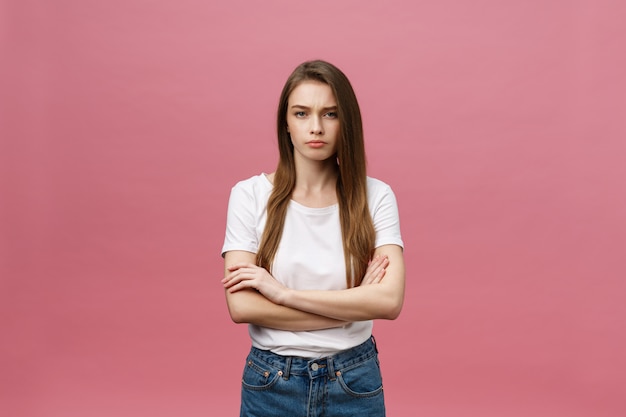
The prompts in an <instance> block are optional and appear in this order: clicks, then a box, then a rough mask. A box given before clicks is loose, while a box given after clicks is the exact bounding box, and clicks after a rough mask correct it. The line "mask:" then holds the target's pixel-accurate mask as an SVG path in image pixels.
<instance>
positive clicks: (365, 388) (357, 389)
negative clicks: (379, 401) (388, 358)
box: [336, 358, 383, 398]
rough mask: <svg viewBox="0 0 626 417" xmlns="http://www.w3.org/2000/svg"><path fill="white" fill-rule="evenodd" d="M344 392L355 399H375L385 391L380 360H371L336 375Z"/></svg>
mask: <svg viewBox="0 0 626 417" xmlns="http://www.w3.org/2000/svg"><path fill="white" fill-rule="evenodd" d="M336 375H337V380H338V381H339V384H340V385H341V387H342V388H343V390H344V391H345V392H346V393H347V394H349V395H352V396H354V397H361V398H362V397H373V396H375V395H378V394H380V393H381V392H382V390H383V379H382V376H381V374H380V366H379V365H378V359H376V358H371V359H368V360H366V361H364V362H361V363H359V364H357V365H355V366H353V367H350V368H346V369H342V370H341V371H339V372H337V373H336Z"/></svg>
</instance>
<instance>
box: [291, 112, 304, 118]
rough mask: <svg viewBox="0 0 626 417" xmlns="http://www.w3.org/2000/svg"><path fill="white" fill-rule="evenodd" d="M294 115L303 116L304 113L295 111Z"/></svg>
mask: <svg viewBox="0 0 626 417" xmlns="http://www.w3.org/2000/svg"><path fill="white" fill-rule="evenodd" d="M294 115H295V116H296V117H304V116H306V113H305V112H303V111H297V112H295V113H294Z"/></svg>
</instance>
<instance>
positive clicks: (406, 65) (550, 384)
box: [0, 0, 626, 417]
mask: <svg viewBox="0 0 626 417" xmlns="http://www.w3.org/2000/svg"><path fill="white" fill-rule="evenodd" d="M624 21H626V8H625V6H624V3H623V2H622V1H620V0H613V1H611V0H578V1H569V0H568V1H565V0H564V1H557V0H552V1H545V0H542V1H539V0H529V1H501V0H479V1H471V2H470V1H463V0H456V1H455V0H438V1H434V0H433V1H422V2H412V1H398V0H395V1H386V2H371V4H370V2H364V1H357V0H349V1H348V0H343V1H317V2H308V3H294V2H289V1H278V0H273V1H264V2H253V1H241V0H238V1H228V2H210V1H209V2H207V1H195V0H178V1H176V2H173V1H170V2H167V1H146V0H143V1H142V0H124V1H121V0H110V1H95V0H81V1H78V0H57V1H54V2H51V1H47V2H46V1H43V0H41V1H37V0H4V1H3V2H1V3H0V54H1V55H0V79H1V81H0V136H1V142H0V192H1V197H0V251H1V252H0V325H1V329H0V335H1V336H0V337H1V340H0V415H1V416H2V417H4V416H7V417H9V416H10V417H35V416H36V417H57V416H59V417H72V416H80V417H83V416H90V417H100V416H107V417H108V416H119V417H125V416H132V417H136V416H151V417H161V416H175V415H183V416H188V417H194V416H227V415H235V414H236V412H237V409H238V391H239V380H240V372H241V369H242V361H243V357H244V355H245V353H246V351H247V349H248V340H247V334H246V329H245V327H244V326H237V325H234V324H232V323H231V322H230V320H229V318H228V315H227V312H226V307H225V303H224V300H223V293H222V289H221V286H220V284H219V279H220V278H221V275H222V260H221V258H220V255H219V253H220V248H221V244H222V239H223V231H224V221H225V210H226V201H227V196H228V193H229V190H230V187H231V186H232V185H233V184H234V183H235V182H236V181H237V180H239V179H243V178H246V177H248V176H250V175H253V174H256V173H258V172H260V171H266V172H269V171H271V170H272V169H273V167H274V164H275V161H276V147H275V143H274V142H275V140H274V135H273V123H274V112H275V107H276V100H277V96H278V93H279V90H280V88H281V86H282V83H283V82H284V80H285V78H286V76H287V75H288V74H289V72H290V71H291V69H292V68H293V67H294V66H295V65H297V64H298V63H300V62H301V61H303V60H305V59H310V58H318V57H319V58H323V59H327V60H329V61H331V62H334V63H336V64H337V65H338V66H339V67H341V68H342V69H344V71H345V72H346V73H347V74H348V76H349V77H350V78H351V80H352V81H353V84H354V87H355V89H356V91H357V95H358V96H359V98H360V101H361V105H362V108H363V113H364V118H365V128H366V140H367V147H368V155H369V163H370V165H369V167H370V174H371V175H372V176H375V177H378V178H381V179H383V180H385V181H387V182H389V183H390V184H392V186H393V187H394V190H395V191H396V194H397V197H398V200H399V203H400V209H401V215H402V226H403V233H404V238H405V242H406V258H407V266H408V277H407V278H408V290H407V299H406V305H405V309H404V311H403V314H402V316H401V318H400V319H398V320H397V321H395V322H380V323H378V324H377V325H376V328H375V330H376V335H377V338H378V342H379V345H380V347H381V351H382V352H381V355H382V361H383V372H384V377H385V384H386V393H387V401H388V408H389V414H390V415H391V416H394V417H398V416H429V417H458V416H481V417H487V416H507V417H516V416H524V417H526V416H567V417H577V416H594V417H618V416H620V417H621V416H624V415H626V400H624V396H623V393H624V392H625V391H626V377H625V376H624V375H625V374H626V360H625V359H624V352H625V351H626V335H625V334H626V332H625V319H626V308H625V307H624V295H625V290H626V288H625V284H624V282H625V280H624V278H625V276H626V261H625V260H624V258H625V256H624V255H625V252H626V250H625V249H626V221H625V213H626V163H624V160H625V157H626V82H625V77H624V74H626V60H625V58H624V57H625V56H626V55H625V54H624V50H626V35H625V31H624Z"/></svg>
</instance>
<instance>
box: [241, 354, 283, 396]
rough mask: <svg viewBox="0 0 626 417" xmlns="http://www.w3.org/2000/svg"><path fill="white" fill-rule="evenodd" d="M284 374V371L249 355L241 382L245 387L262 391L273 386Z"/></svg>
mask: <svg viewBox="0 0 626 417" xmlns="http://www.w3.org/2000/svg"><path fill="white" fill-rule="evenodd" d="M281 375H282V371H280V370H278V369H275V368H273V367H271V366H269V365H268V364H266V363H264V362H261V361H258V360H256V359H255V358H252V357H248V359H246V366H245V368H244V370H243V378H242V379H241V383H242V385H243V387H244V388H247V389H250V390H255V391H262V390H266V389H269V388H271V387H272V386H273V385H274V384H275V383H276V381H278V379H279V378H280V376H281Z"/></svg>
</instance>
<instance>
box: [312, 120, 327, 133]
mask: <svg viewBox="0 0 626 417" xmlns="http://www.w3.org/2000/svg"><path fill="white" fill-rule="evenodd" d="M311 134H312V135H323V134H324V126H323V124H322V120H321V118H319V117H312V118H311Z"/></svg>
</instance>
